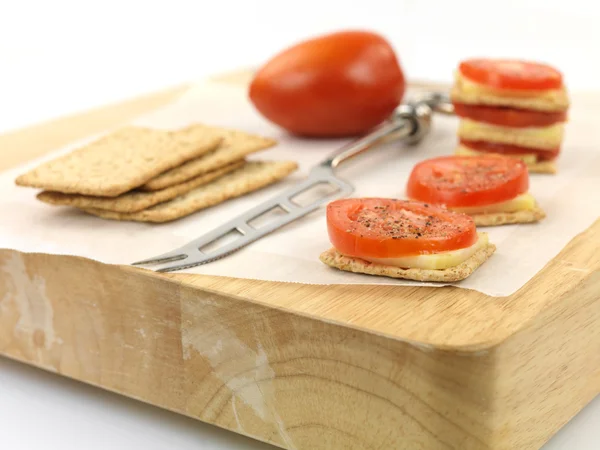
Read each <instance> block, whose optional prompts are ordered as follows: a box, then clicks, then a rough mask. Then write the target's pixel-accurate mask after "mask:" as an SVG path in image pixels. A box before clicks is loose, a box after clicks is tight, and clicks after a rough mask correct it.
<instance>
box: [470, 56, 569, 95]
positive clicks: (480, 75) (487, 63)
mask: <svg viewBox="0 0 600 450" xmlns="http://www.w3.org/2000/svg"><path fill="white" fill-rule="evenodd" d="M458 69H459V71H460V73H461V74H462V75H463V76H464V77H466V78H468V79H470V80H472V81H474V82H476V83H480V84H483V85H486V86H489V87H492V88H497V89H514V90H531V91H543V90H550V89H560V88H561V87H562V85H563V77H562V74H561V73H560V72H559V71H558V70H556V69H555V68H554V67H551V66H549V65H547V64H541V63H535V62H529V61H521V60H515V59H488V58H474V59H469V60H466V61H462V62H461V63H460V64H459V67H458Z"/></svg>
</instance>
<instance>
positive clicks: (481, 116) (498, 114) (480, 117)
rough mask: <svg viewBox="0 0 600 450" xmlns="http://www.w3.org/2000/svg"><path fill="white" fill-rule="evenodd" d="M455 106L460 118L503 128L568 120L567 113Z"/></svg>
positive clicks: (537, 125) (536, 125)
mask: <svg viewBox="0 0 600 450" xmlns="http://www.w3.org/2000/svg"><path fill="white" fill-rule="evenodd" d="M453 105H454V112H455V113H456V115H457V116H459V117H464V118H466V119H471V120H475V121H477V122H484V123H488V124H491V125H498V126H501V127H513V128H526V127H546V126H551V125H555V124H557V123H561V122H565V121H566V120H567V113H566V111H562V112H540V111H533V110H526V109H517V108H510V107H503V106H486V105H468V104H466V103H456V102H455V103H453Z"/></svg>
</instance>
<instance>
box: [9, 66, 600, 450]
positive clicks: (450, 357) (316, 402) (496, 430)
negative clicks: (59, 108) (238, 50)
mask: <svg viewBox="0 0 600 450" xmlns="http://www.w3.org/2000/svg"><path fill="white" fill-rule="evenodd" d="M248 76H249V74H248V73H247V72H241V73H238V74H233V75H231V76H228V77H226V78H221V79H220V80H219V81H222V82H228V83H244V82H246V81H247V80H248ZM184 90H185V87H179V88H174V89H172V90H169V91H166V92H162V93H159V94H157V95H155V96H148V97H145V98H143V99H137V100H132V101H129V102H125V103H122V104H120V105H115V106H111V107H107V108H102V109H99V110H95V111H91V112H88V113H84V114H82V115H77V116H75V117H67V118H63V119H60V120H57V121H54V122H51V123H48V124H43V125H39V126H36V127H32V128H29V129H26V130H21V131H18V132H14V133H11V134H8V135H5V136H0V168H1V169H5V168H8V167H12V166H14V165H16V164H18V163H20V162H23V161H27V160H29V159H31V158H33V157H35V156H38V155H41V154H44V153H46V152H48V151H50V150H53V149H55V148H57V147H60V146H61V145H64V144H67V143H69V142H71V141H74V140H76V139H79V138H82V137H85V136H87V135H90V134H93V133H96V132H100V131H103V130H104V129H106V128H110V127H113V126H116V125H119V124H121V123H125V122H127V121H129V120H131V119H133V118H134V117H136V116H137V115H140V114H142V113H144V112H147V111H149V110H151V109H153V108H156V107H159V106H161V105H163V104H166V103H167V102H168V101H169V100H172V99H174V98H175V97H176V96H177V95H180V94H181V93H182V92H184ZM594 98H596V99H597V100H598V101H597V102H596V101H591V100H590V106H589V108H590V110H596V109H597V108H598V107H599V106H600V95H596V97H594ZM599 171H600V168H599ZM599 249H600V222H599V221H597V222H596V223H595V224H594V225H593V226H592V227H591V228H590V229H588V230H587V231H586V232H584V233H582V234H580V235H579V236H577V237H576V238H575V239H574V240H573V241H572V242H570V243H569V245H568V246H567V247H566V248H565V249H564V250H563V251H562V252H561V253H560V254H559V255H558V256H557V257H556V258H555V259H554V260H553V261H551V262H550V263H549V264H548V265H547V266H546V267H545V268H544V269H543V270H542V271H540V272H539V273H538V274H537V275H536V276H535V277H534V278H533V279H532V280H531V281H530V282H529V283H527V285H526V286H524V287H523V288H522V289H520V290H519V291H518V292H517V293H515V294H514V295H512V296H509V297H503V298H492V297H488V296H486V295H483V294H480V293H477V292H474V291H468V290H464V289H460V288H456V287H447V288H423V287H419V288H410V287H398V286H309V285H297V284H285V283H272V282H261V281H251V280H240V279H231V278H224V277H209V276H202V275H191V274H156V273H154V272H150V271H146V270H143V269H137V268H131V267H125V266H109V265H105V264H100V263H98V262H95V261H90V260H85V259H82V258H76V257H67V256H56V255H43V254H22V253H19V252H16V251H13V250H8V249H7V250H0V266H1V267H2V271H0V353H2V354H4V355H6V356H9V357H12V358H15V359H18V360H21V361H24V362H26V363H30V364H34V365H37V366H39V367H42V368H45V369H47V370H52V371H55V372H58V373H61V374H63V375H65V376H69V377H72V378H75V379H78V380H81V381H84V382H88V383H91V384H95V385H97V386H100V387H103V388H105V389H109V390H112V391H116V392H119V393H122V394H124V395H128V396H130V397H133V398H137V399H140V400H142V401H145V402H149V403H152V404H155V405H158V406H161V407H163V408H167V409H170V410H174V411H177V412H179V413H182V414H186V415H189V416H192V417H195V418H198V419H200V420H203V421H206V422H209V423H214V424H216V425H218V426H222V427H224V428H227V429H231V430H233V431H235V432H238V433H241V434H246V435H249V436H253V437H255V438H257V439H261V440H264V441H266V442H271V443H273V444H275V445H279V446H281V447H284V448H290V449H321V448H322V449H333V448H340V449H346V448H357V449H362V448H367V449H368V448H372V449H388V448H389V449H396V448H398V449H418V448H425V449H430V448H431V449H437V448H440V449H514V448H519V449H529V448H539V447H540V446H541V445H542V443H543V442H545V441H546V440H547V439H548V438H549V437H550V436H551V435H552V434H553V433H554V432H555V431H556V430H557V429H558V428H559V427H560V426H561V425H562V424H564V423H565V422H566V421H568V420H569V419H570V418H571V417H572V416H573V415H574V414H575V413H576V412H577V411H579V410H580V409H581V408H582V407H583V406H584V405H585V404H586V403H587V402H589V401H590V400H591V399H592V398H593V397H594V396H595V395H596V394H597V393H598V392H599V391H600V327H598V322H599V320H600V257H599V254H600V253H599Z"/></svg>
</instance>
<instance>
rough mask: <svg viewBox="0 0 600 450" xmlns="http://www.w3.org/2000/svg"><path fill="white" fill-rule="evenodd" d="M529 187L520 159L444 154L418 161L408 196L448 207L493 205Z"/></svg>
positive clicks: (410, 178)
mask: <svg viewBox="0 0 600 450" xmlns="http://www.w3.org/2000/svg"><path fill="white" fill-rule="evenodd" d="M527 189H529V173H528V171H527V166H526V165H525V163H524V162H523V161H521V160H519V159H515V158H506V157H499V156H442V157H439V158H433V159H427V160H425V161H421V162H420V163H419V164H417V165H416V166H415V167H414V168H413V170H412V172H411V174H410V177H409V179H408V186H407V194H408V197H410V198H411V199H414V200H418V201H422V202H430V203H434V204H441V205H445V206H447V207H465V206H467V207H468V206H481V205H491V204H493V203H500V202H505V201H507V200H511V199H513V198H515V197H517V196H518V195H520V194H523V193H524V192H527Z"/></svg>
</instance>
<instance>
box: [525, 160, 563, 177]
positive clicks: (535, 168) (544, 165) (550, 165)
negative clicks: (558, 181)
mask: <svg viewBox="0 0 600 450" xmlns="http://www.w3.org/2000/svg"><path fill="white" fill-rule="evenodd" d="M527 168H528V169H529V173H548V174H555V173H556V172H557V170H556V161H537V162H534V163H527Z"/></svg>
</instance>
